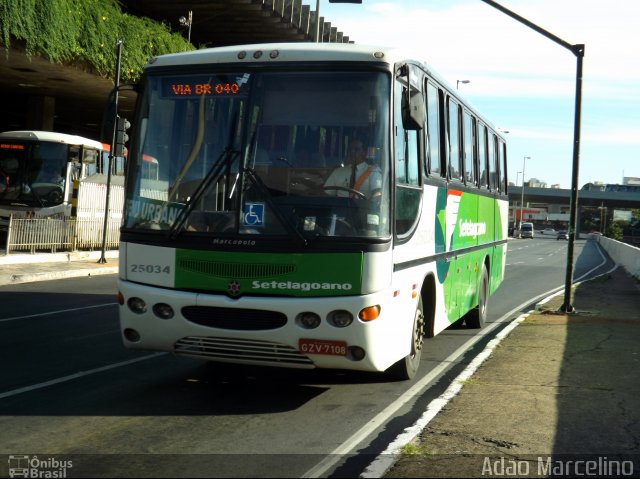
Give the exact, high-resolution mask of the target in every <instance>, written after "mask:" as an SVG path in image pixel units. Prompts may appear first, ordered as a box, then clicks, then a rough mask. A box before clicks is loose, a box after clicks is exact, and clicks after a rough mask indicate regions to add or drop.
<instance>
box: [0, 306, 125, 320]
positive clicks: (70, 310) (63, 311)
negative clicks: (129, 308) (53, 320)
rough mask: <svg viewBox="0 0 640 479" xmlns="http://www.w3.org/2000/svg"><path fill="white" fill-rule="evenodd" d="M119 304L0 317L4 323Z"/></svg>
mask: <svg viewBox="0 0 640 479" xmlns="http://www.w3.org/2000/svg"><path fill="white" fill-rule="evenodd" d="M117 305H118V303H106V304H96V305H95V306H83V307H82V308H71V309H59V310H58V311H48V312H46V313H38V314H29V315H27V316H14V317H12V318H3V319H0V323H4V322H6V321H14V320H16V319H28V318H40V317H42V316H50V315H52V314H60V313H71V312H74V311H82V310H83V309H95V308H104V307H105V306H117Z"/></svg>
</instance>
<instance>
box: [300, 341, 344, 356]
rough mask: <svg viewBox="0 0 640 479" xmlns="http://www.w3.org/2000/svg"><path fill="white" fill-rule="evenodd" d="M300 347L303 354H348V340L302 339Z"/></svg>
mask: <svg viewBox="0 0 640 479" xmlns="http://www.w3.org/2000/svg"><path fill="white" fill-rule="evenodd" d="M298 347H299V348H300V352H301V353H303V354H322V355H328V356H346V355H347V343H346V341H330V340H326V339H300V340H299V341H298Z"/></svg>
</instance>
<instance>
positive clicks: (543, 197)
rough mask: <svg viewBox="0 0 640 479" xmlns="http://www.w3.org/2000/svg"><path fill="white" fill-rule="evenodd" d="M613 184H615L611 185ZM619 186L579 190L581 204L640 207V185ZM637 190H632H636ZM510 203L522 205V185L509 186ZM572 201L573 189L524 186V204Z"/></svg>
mask: <svg viewBox="0 0 640 479" xmlns="http://www.w3.org/2000/svg"><path fill="white" fill-rule="evenodd" d="M611 186H613V185H611ZM615 186H618V187H619V189H618V191H593V190H579V191H578V204H579V206H589V207H598V206H606V207H607V208H620V209H624V208H639V209H640V186H635V187H631V188H628V189H627V190H626V191H625V190H624V188H625V186H624V185H615ZM634 189H635V191H630V190H634ZM508 191H509V204H510V205H514V204H516V203H517V204H518V205H520V202H521V199H522V187H521V186H509V190H508ZM570 202H571V190H569V189H567V190H563V189H558V188H529V187H526V186H525V187H524V205H525V206H527V205H529V206H534V205H559V206H566V207H569V205H570Z"/></svg>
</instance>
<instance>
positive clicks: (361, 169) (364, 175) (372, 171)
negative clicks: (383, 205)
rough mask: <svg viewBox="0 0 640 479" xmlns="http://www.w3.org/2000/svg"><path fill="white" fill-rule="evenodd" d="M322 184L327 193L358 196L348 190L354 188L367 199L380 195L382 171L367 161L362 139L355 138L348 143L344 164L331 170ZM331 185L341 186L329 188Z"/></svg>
mask: <svg viewBox="0 0 640 479" xmlns="http://www.w3.org/2000/svg"><path fill="white" fill-rule="evenodd" d="M324 186H325V189H326V191H327V194H329V195H334V196H343V197H346V196H349V197H352V198H358V197H359V195H357V194H356V193H352V192H350V191H349V190H355V191H357V192H360V193H362V194H363V195H364V196H365V197H366V198H367V199H373V198H376V197H378V196H380V191H381V189H382V172H381V171H380V168H379V167H378V166H377V165H370V164H368V163H367V155H366V149H365V148H364V144H363V142H362V140H360V139H357V138H356V139H354V140H352V141H351V144H350V145H349V156H348V158H347V161H346V164H343V165H341V166H339V167H337V168H336V169H335V170H333V171H332V172H331V174H330V175H329V177H328V178H327V180H326V181H325V182H324ZM332 186H336V187H341V188H340V189H338V188H335V189H333V188H329V187H332Z"/></svg>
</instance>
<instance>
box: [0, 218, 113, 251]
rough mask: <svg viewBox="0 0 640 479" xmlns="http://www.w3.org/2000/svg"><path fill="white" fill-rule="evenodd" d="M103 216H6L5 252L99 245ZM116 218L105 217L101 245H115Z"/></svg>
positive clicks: (70, 249)
mask: <svg viewBox="0 0 640 479" xmlns="http://www.w3.org/2000/svg"><path fill="white" fill-rule="evenodd" d="M103 232H104V219H100V218H69V217H67V218H51V217H49V218H31V219H25V218H13V217H11V218H10V219H9V229H8V232H7V246H6V252H7V254H10V253H11V252H15V251H29V252H31V253H36V252H42V251H48V252H51V253H56V252H58V251H78V250H95V249H100V248H102V240H103ZM119 241H120V219H119V218H117V219H116V218H109V220H108V222H107V236H106V243H105V248H108V249H117V248H118V243H119Z"/></svg>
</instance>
